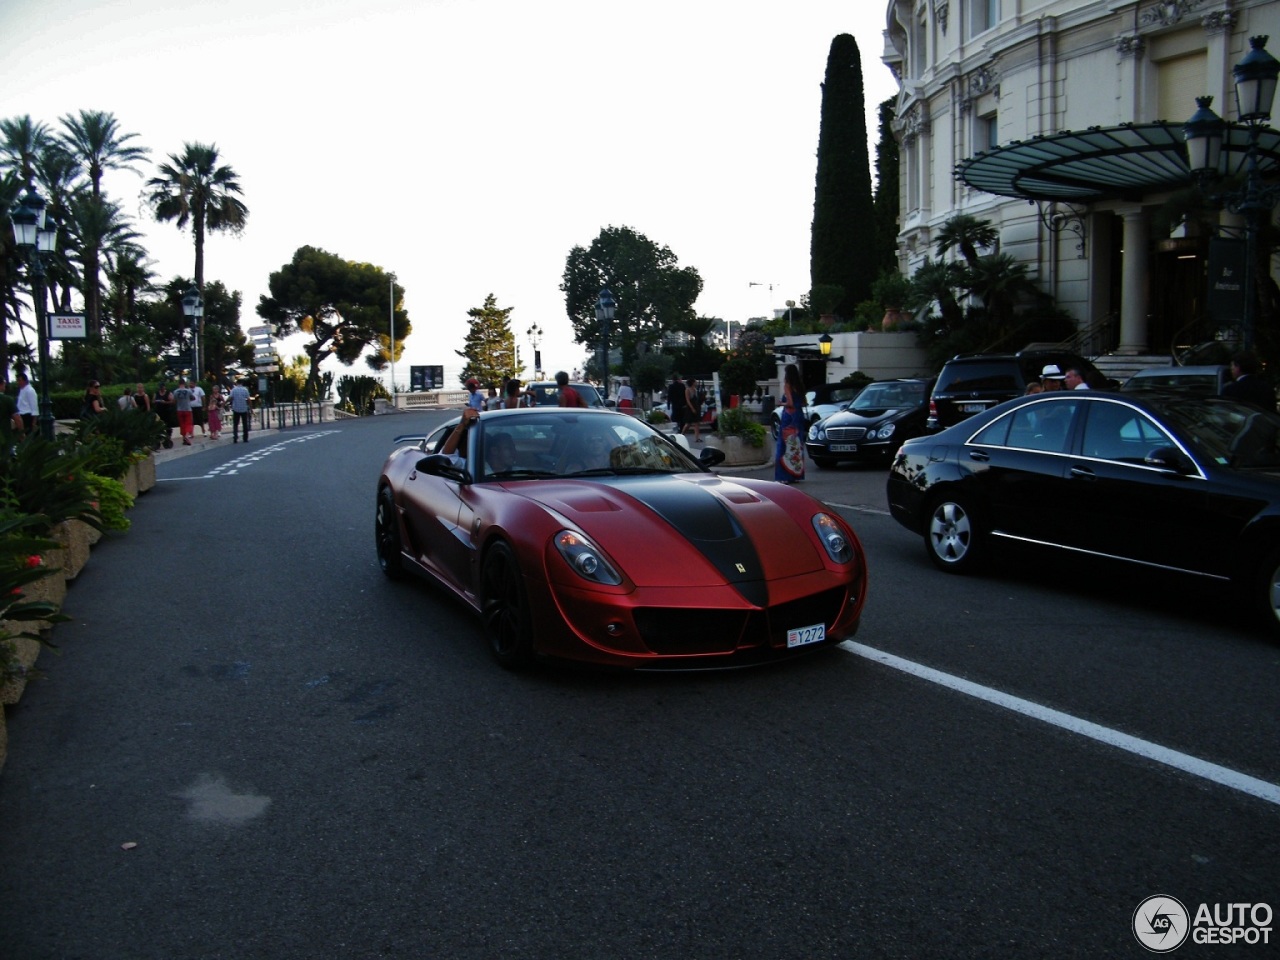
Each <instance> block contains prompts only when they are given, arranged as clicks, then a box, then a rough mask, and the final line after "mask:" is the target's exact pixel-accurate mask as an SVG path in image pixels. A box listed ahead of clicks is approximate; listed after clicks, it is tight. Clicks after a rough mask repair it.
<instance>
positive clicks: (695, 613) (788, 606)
mask: <svg viewBox="0 0 1280 960" xmlns="http://www.w3.org/2000/svg"><path fill="white" fill-rule="evenodd" d="M845 593H846V592H845V590H843V589H842V588H838V587H837V588H835V589H832V590H826V591H823V592H822V593H818V594H814V595H813V596H809V597H802V598H800V599H799V600H793V601H791V602H790V603H784V604H780V605H779V606H776V607H773V608H771V609H769V610H762V611H755V612H748V611H732V610H690V609H687V608H682V607H671V608H668V607H648V608H645V609H640V610H636V611H635V614H634V617H635V624H636V628H637V629H638V630H639V631H640V638H641V640H642V641H643V642H644V645H645V646H646V647H648V648H649V649H650V650H652V651H653V652H654V653H657V654H663V655H667V656H672V655H676V656H678V655H680V654H715V653H732V652H733V651H734V650H739V649H743V648H748V647H766V646H774V647H786V645H787V631H788V630H795V629H797V628H799V627H809V626H812V625H813V624H815V623H825V624H826V625H827V626H830V625H831V624H832V623H834V622H835V619H836V617H838V616H839V615H840V610H841V608H842V607H843V605H844V602H845Z"/></svg>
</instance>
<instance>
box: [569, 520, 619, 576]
mask: <svg viewBox="0 0 1280 960" xmlns="http://www.w3.org/2000/svg"><path fill="white" fill-rule="evenodd" d="M555 543H556V549H557V550H559V551H560V556H562V557H564V561H565V563H567V564H569V568H570V569H571V570H573V572H574V573H576V574H577V575H578V576H580V577H582V579H583V580H590V581H591V582H592V583H606V584H609V585H610V586H617V585H618V584H620V583H621V582H622V577H620V576H619V575H618V571H617V570H615V569H613V566H612V564H610V563H609V561H608V560H606V559H605V558H604V553H603V552H601V550H600V548H599V547H597V546H596V545H595V544H594V543H592V542H591V541H590V540H588V539H587V538H586V537H584V536H583V535H582V534H580V533H578V532H577V531H574V530H561V531H560V532H559V533H557V534H556V538H555Z"/></svg>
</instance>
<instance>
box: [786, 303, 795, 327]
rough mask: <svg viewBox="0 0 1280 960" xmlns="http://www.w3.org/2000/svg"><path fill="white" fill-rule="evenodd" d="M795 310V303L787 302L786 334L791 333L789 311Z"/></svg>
mask: <svg viewBox="0 0 1280 960" xmlns="http://www.w3.org/2000/svg"><path fill="white" fill-rule="evenodd" d="M795 308H796V302H795V301H794V300H788V301H787V332H790V331H791V311H792V310H794V309H795Z"/></svg>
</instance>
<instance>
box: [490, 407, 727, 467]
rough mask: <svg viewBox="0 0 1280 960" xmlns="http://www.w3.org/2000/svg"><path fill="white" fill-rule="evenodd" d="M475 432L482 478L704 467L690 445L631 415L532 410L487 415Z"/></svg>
mask: <svg viewBox="0 0 1280 960" xmlns="http://www.w3.org/2000/svg"><path fill="white" fill-rule="evenodd" d="M472 432H473V433H475V434H476V435H477V436H478V439H479V441H480V447H479V459H480V462H481V464H482V465H483V466H482V470H481V473H480V476H479V479H480V480H482V481H484V480H538V479H546V478H551V477H570V476H578V477H584V476H614V475H618V474H625V473H689V472H691V471H696V470H701V469H702V468H701V467H700V466H699V464H698V462H697V460H695V459H694V458H693V457H692V456H691V455H690V454H689V453H687V452H686V451H685V450H684V449H682V448H681V447H679V446H678V445H676V444H675V443H673V442H671V441H670V440H668V439H667V438H666V437H664V436H663V435H662V434H661V433H659V432H658V431H656V430H654V429H653V428H652V427H650V426H649V425H648V424H646V423H643V422H642V421H640V420H638V419H636V418H635V417H629V416H625V415H617V416H613V415H609V416H601V415H593V414H574V413H569V412H568V411H563V412H561V411H560V409H559V408H557V412H555V413H552V412H550V411H548V412H546V413H539V412H537V411H536V410H527V411H519V412H518V413H513V414H510V415H504V416H499V417H495V418H492V419H490V418H488V417H485V418H482V420H481V421H480V429H479V430H478V431H476V430H475V429H474V428H473V431H472Z"/></svg>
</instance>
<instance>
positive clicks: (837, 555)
mask: <svg viewBox="0 0 1280 960" xmlns="http://www.w3.org/2000/svg"><path fill="white" fill-rule="evenodd" d="M813 529H814V530H816V531H817V533H818V539H819V540H821V541H822V546H823V547H824V548H825V549H826V551H827V556H829V557H830V558H831V559H832V560H833V561H834V562H836V563H848V562H849V561H850V560H852V559H853V544H851V543H850V542H849V538H848V537H847V536H845V533H844V527H843V526H841V525H840V522H839V521H838V520H836V518H835V517H833V516H831V515H830V514H828V513H818V514H814V517H813Z"/></svg>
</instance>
